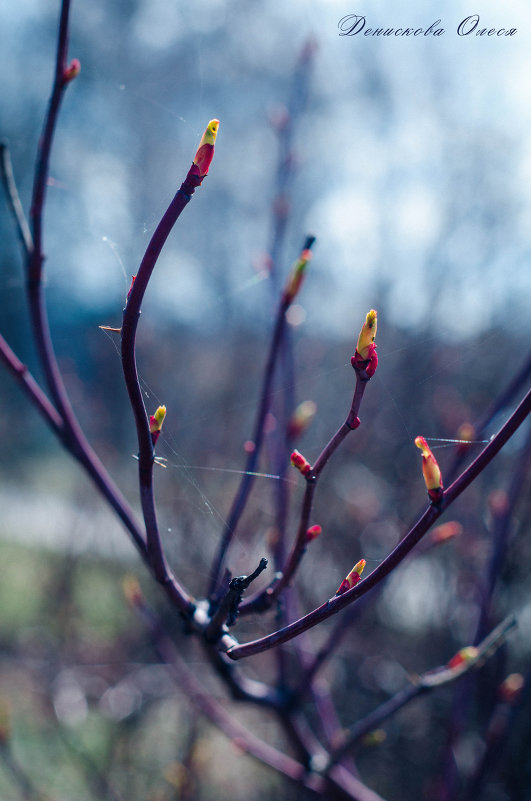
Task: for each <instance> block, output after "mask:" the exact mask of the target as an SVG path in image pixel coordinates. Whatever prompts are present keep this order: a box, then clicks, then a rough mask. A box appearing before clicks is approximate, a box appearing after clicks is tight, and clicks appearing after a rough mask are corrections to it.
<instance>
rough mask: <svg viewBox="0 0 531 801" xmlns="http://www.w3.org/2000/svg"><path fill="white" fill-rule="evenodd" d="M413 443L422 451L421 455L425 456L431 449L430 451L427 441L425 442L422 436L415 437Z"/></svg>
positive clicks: (428, 454)
mask: <svg viewBox="0 0 531 801" xmlns="http://www.w3.org/2000/svg"><path fill="white" fill-rule="evenodd" d="M415 445H416V446H417V448H420V450H421V451H422V455H423V456H426V457H428V456H430V454H431V451H430V449H429V446H428V443H427V442H426V440H425V439H424V437H416V439H415Z"/></svg>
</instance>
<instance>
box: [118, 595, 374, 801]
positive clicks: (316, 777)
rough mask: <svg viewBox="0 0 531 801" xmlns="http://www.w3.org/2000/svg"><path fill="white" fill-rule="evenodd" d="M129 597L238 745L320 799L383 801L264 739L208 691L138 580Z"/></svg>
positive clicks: (194, 698) (170, 660)
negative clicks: (158, 616)
mask: <svg viewBox="0 0 531 801" xmlns="http://www.w3.org/2000/svg"><path fill="white" fill-rule="evenodd" d="M132 585H134V586H132ZM126 596H127V597H128V599H129V601H130V603H131V604H132V606H133V607H134V608H135V610H136V611H137V613H138V614H139V615H140V616H141V618H142V620H143V621H144V623H145V625H146V626H147V628H148V630H149V631H150V634H151V637H152V641H153V645H154V647H155V649H156V651H157V654H158V656H159V658H160V660H161V662H162V663H163V664H165V665H166V667H167V669H168V671H169V673H170V675H172V676H173V677H174V678H175V680H176V682H177V684H178V686H179V688H180V690H181V692H182V693H183V694H184V695H185V696H186V697H188V699H189V700H190V701H191V703H193V705H194V706H195V707H196V709H198V710H199V711H200V712H201V713H202V714H203V715H205V717H206V718H208V719H209V720H210V721H211V722H212V723H214V724H215V725H216V726H217V727H218V728H219V729H220V730H221V731H222V732H223V733H224V734H225V735H226V736H227V737H228V738H229V739H230V740H231V742H232V743H233V744H234V745H235V746H236V747H237V748H239V749H240V750H241V751H243V752H244V753H247V754H249V755H250V756H253V757H255V759H258V760H259V761H260V762H262V763H264V764H265V765H269V767H271V768H273V769H274V770H276V771H277V772H278V773H281V774H282V775H283V776H284V777H285V778H286V779H289V780H290V781H292V782H294V783H296V784H297V785H299V786H302V787H304V788H306V789H307V790H309V791H310V792H311V793H312V794H313V795H314V796H315V797H316V798H323V797H326V798H330V799H331V801H332V799H337V800H338V801H343V799H344V800H345V801H383V799H382V798H381V796H379V795H378V794H377V793H375V792H373V791H372V790H370V789H369V788H368V787H366V786H365V785H364V784H363V782H361V781H360V780H359V779H357V778H355V777H353V776H348V775H345V772H344V771H343V770H342V769H339V766H337V767H334V768H333V769H332V770H331V771H330V775H329V776H327V777H325V776H322V775H321V774H320V773H318V772H313V771H312V770H308V768H307V767H305V766H304V765H303V764H301V763H300V762H298V761H297V760H296V759H293V757H290V756H289V755H288V754H285V753H283V752H282V751H279V750H278V749H276V748H274V747H273V746H271V745H269V744H268V743H266V742H264V741H263V740H262V739H260V738H259V737H257V736H256V735H255V734H254V733H253V732H251V731H249V730H248V729H246V728H245V727H244V726H242V725H241V724H239V723H238V722H237V721H235V720H234V718H233V717H232V716H231V715H230V714H229V712H227V711H226V709H225V708H224V707H223V705H222V704H221V703H220V702H219V701H217V700H216V699H215V698H214V697H213V696H212V695H211V694H209V693H206V692H205V690H204V689H203V687H202V685H201V684H200V682H199V681H198V680H197V679H196V677H195V676H194V674H193V672H192V671H191V670H190V668H189V667H188V666H187V664H186V662H184V660H183V659H182V657H181V656H180V654H179V652H178V651H177V649H176V647H175V646H174V644H173V642H172V641H171V640H170V639H169V638H168V637H167V636H166V635H165V633H164V631H163V630H162V628H161V625H160V623H159V621H158V619H157V617H156V616H155V614H154V613H153V611H152V610H151V609H150V608H149V607H148V606H147V605H146V603H145V601H144V599H143V596H142V595H141V593H140V591H139V588H137V586H136V584H135V582H134V580H132V582H131V586H130V587H129V588H126Z"/></svg>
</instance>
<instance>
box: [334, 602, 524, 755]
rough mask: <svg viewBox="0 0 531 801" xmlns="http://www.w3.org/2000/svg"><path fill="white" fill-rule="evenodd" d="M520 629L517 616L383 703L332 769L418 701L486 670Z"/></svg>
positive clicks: (354, 731)
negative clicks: (445, 686)
mask: <svg viewBox="0 0 531 801" xmlns="http://www.w3.org/2000/svg"><path fill="white" fill-rule="evenodd" d="M515 626H516V620H515V618H514V616H513V615H510V616H509V617H507V618H506V619H505V620H504V621H502V622H501V623H500V624H499V626H496V628H495V629H494V630H493V631H492V632H491V633H490V634H489V635H488V637H485V639H484V640H483V642H481V643H480V644H479V645H478V646H477V648H476V647H472V648H464V649H462V650H461V651H459V652H458V653H457V654H456V656H455V657H454V658H453V659H451V660H450V662H449V663H448V664H447V665H444V666H443V667H439V668H435V669H434V670H430V671H428V672H427V673H424V674H423V675H422V676H417V677H415V678H414V679H413V684H411V685H410V686H409V687H405V688H404V689H403V690H401V691H400V692H398V693H397V694H396V695H394V696H393V697H392V698H390V699H389V700H388V701H386V702H385V703H383V704H382V705H381V706H379V707H378V708H377V709H375V710H374V711H373V712H371V713H369V714H368V715H367V716H366V717H364V718H362V720H359V721H358V722H357V723H355V724H354V725H353V726H351V727H350V729H349V730H348V734H347V735H346V736H345V737H344V739H343V742H342V743H341V744H340V745H339V746H338V747H337V748H336V749H335V750H334V751H333V753H332V754H331V756H330V762H329V766H330V767H331V766H332V765H335V764H336V763H337V762H339V761H340V760H341V759H342V757H343V756H344V755H345V754H347V753H348V752H349V751H350V750H351V749H352V748H353V747H354V746H355V745H356V744H357V743H359V741H360V740H361V739H362V738H363V737H365V736H366V735H367V734H369V733H370V732H371V731H374V730H375V729H376V728H378V726H380V725H381V724H382V723H383V722H384V721H385V720H387V719H388V718H390V717H391V716H392V715H394V714H395V712H397V711H398V710H399V709H401V708H402V707H403V706H405V705H406V704H408V703H409V702H410V701H412V700H413V699H414V698H417V697H418V696H419V695H422V694H423V693H426V692H428V691H431V690H434V689H436V688H437V687H442V686H443V685H444V684H449V683H450V682H452V681H456V679H459V678H460V677H461V676H463V675H464V674H465V673H468V672H469V671H470V670H473V669H478V668H480V667H482V666H483V665H484V664H485V662H486V661H487V659H489V658H490V657H491V656H492V655H493V654H494V653H495V651H496V650H497V649H498V648H499V647H500V645H502V643H504V642H505V640H506V638H507V635H508V633H509V632H510V631H511V629H513V628H514V627H515Z"/></svg>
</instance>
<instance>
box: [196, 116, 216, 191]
mask: <svg viewBox="0 0 531 801" xmlns="http://www.w3.org/2000/svg"><path fill="white" fill-rule="evenodd" d="M218 128H219V120H210V122H209V123H208V125H207V127H206V128H205V132H204V134H203V136H202V137H201V141H200V142H199V147H198V148H197V151H196V154H195V157H194V164H195V165H196V167H197V168H198V172H199V175H200V176H201V178H204V177H205V175H207V173H208V169H209V167H210V164H211V163H212V159H213V157H214V145H215V143H216V136H217V135H218Z"/></svg>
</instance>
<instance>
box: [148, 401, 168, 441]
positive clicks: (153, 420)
mask: <svg viewBox="0 0 531 801" xmlns="http://www.w3.org/2000/svg"><path fill="white" fill-rule="evenodd" d="M165 417H166V407H165V406H159V408H158V409H157V411H156V412H155V414H154V415H152V417H150V419H149V430H150V431H151V433H152V434H154V433H155V432H156V431H160V430H161V428H162V424H163V422H164V418H165Z"/></svg>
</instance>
